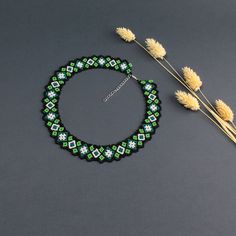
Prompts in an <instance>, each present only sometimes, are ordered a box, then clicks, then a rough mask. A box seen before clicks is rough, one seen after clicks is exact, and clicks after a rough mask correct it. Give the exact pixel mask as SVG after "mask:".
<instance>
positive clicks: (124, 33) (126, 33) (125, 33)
mask: <svg viewBox="0 0 236 236" xmlns="http://www.w3.org/2000/svg"><path fill="white" fill-rule="evenodd" d="M116 33H117V34H118V35H119V36H120V37H121V38H122V39H124V40H125V41H126V42H129V43H130V42H132V41H134V40H135V34H134V33H133V32H132V31H131V30H130V29H127V28H124V27H119V28H116Z"/></svg>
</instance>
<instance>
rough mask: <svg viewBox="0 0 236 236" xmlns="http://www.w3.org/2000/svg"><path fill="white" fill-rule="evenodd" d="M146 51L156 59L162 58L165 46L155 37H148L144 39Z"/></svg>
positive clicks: (164, 53)
mask: <svg viewBox="0 0 236 236" xmlns="http://www.w3.org/2000/svg"><path fill="white" fill-rule="evenodd" d="M145 43H146V46H147V49H148V51H149V52H150V53H151V55H152V56H153V57H155V58H157V59H163V58H164V56H165V55H166V50H165V48H164V47H163V46H162V45H161V44H160V43H159V42H157V41H156V40H155V39H152V38H148V39H146V41H145Z"/></svg>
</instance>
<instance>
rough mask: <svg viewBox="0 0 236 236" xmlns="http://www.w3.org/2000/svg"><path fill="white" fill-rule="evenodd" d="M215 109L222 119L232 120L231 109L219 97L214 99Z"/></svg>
mask: <svg viewBox="0 0 236 236" xmlns="http://www.w3.org/2000/svg"><path fill="white" fill-rule="evenodd" d="M216 110H217V112H218V113H219V116H220V117H221V118H222V119H223V120H225V121H230V122H233V120H234V113H233V111H232V109H231V108H230V107H229V106H228V105H227V104H226V103H224V102H223V101H222V100H220V99H218V100H216Z"/></svg>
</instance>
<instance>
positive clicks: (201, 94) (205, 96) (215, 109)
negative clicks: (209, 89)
mask: <svg viewBox="0 0 236 236" xmlns="http://www.w3.org/2000/svg"><path fill="white" fill-rule="evenodd" d="M199 92H200V93H201V95H202V96H203V97H204V98H205V100H206V101H207V103H208V104H209V105H210V106H211V108H212V109H213V110H214V111H215V112H216V113H218V112H217V110H216V109H215V107H214V106H213V105H212V104H211V102H210V101H209V100H208V98H207V97H206V96H205V94H204V93H203V92H202V90H201V89H199Z"/></svg>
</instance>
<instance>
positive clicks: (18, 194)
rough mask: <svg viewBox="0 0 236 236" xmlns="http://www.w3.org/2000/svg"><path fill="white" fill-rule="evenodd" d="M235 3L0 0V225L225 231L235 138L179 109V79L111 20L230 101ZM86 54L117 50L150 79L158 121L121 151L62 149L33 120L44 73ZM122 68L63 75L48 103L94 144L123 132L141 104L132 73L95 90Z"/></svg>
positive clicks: (14, 229)
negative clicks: (137, 143) (92, 156)
mask: <svg viewBox="0 0 236 236" xmlns="http://www.w3.org/2000/svg"><path fill="white" fill-rule="evenodd" d="M235 14H236V2H235V1H233V0H229V1H227V2H224V4H223V3H222V1H219V0H217V1H216V0H215V1H213V0H208V1H203V0H200V1H187V0H181V1H173V0H172V1H171V0H167V1H154V0H151V1H146V2H145V3H144V2H143V1H133V0H132V1H114V0H109V1H108V0H104V1H90V0H86V1H82V0H79V1H75V0H71V1H62V0H58V1H45V0H42V1H29V0H22V1H11V0H10V1H6V0H0V29H1V37H0V49H1V50H0V51H1V57H0V65H1V86H0V88H1V93H0V104H1V115H0V124H1V138H0V141H1V142H0V235H4V236H14V235H22V236H26V235H34V236H47V235H50V236H53V235H57V236H62V235H63V236H64V235H87V236H90V235H103V236H105V235H114V236H120V235H127V236H133V235H135V236H143V235H145V236H153V235H160V236H172V235H173V236H176V235H177V236H178V235H179V236H185V235H186V236H189V235H191V236H199V235H201V236H213V235H214V236H218V235H219V236H221V235H224V236H231V235H235V233H236V225H235V218H236V210H235V209H236V201H235V199H236V187H235V186H236V185H235V183H236V171H235V170H236V155H235V145H234V144H233V143H232V142H230V141H229V139H227V138H225V137H224V136H223V135H222V134H221V133H220V131H219V130H217V127H215V126H214V125H212V124H211V123H210V122H209V121H208V120H207V119H206V118H205V117H204V116H203V115H202V114H201V113H200V112H190V111H187V110H184V109H183V108H182V107H181V106H180V105H179V104H178V103H177V102H176V99H175V97H174V92H175V91H176V90H177V89H182V87H181V86H180V85H179V84H177V82H176V81H175V80H173V79H172V78H170V76H169V75H168V74H167V73H166V72H165V71H164V70H163V69H161V67H159V66H158V65H157V64H156V63H155V62H154V61H153V60H152V59H151V58H150V57H149V56H148V55H147V54H146V53H144V52H143V50H141V49H140V48H139V47H138V46H137V45H135V44H128V43H125V42H123V41H122V40H121V39H120V38H119V37H118V36H117V35H116V34H115V31H114V30H115V28H116V27H120V26H125V27H128V28H130V29H132V30H133V31H134V33H135V34H136V36H137V38H138V39H139V41H144V40H145V38H147V37H153V38H156V39H157V40H159V41H160V42H161V43H163V45H164V46H165V48H166V49H167V55H168V60H169V61H171V62H172V63H173V64H174V65H175V66H176V67H177V68H178V69H181V67H184V66H190V67H192V68H193V69H195V70H196V71H197V72H198V73H199V75H200V76H201V78H202V80H203V81H204V86H203V91H204V92H206V93H207V95H208V97H209V98H210V99H211V101H214V100H215V99H217V98H222V99H223V100H225V101H226V102H227V103H228V104H230V105H231V107H232V108H233V110H236V100H235V88H236V79H235V65H236V62H235V61H236V60H235V58H236V56H235V51H236V46H235V39H236V30H235V29H236V27H235V26H236V22H235ZM92 55H111V56H113V57H119V58H121V59H126V60H128V61H129V62H131V63H132V64H133V74H134V75H135V76H137V77H138V78H139V79H143V80H153V81H154V82H155V83H156V84H157V89H158V90H159V97H160V100H161V102H162V103H161V106H162V111H161V114H162V115H161V119H160V127H159V128H158V129H157V131H156V134H155V135H154V136H153V138H152V140H151V141H150V142H148V143H147V144H146V146H145V148H143V149H141V150H140V151H139V152H137V153H134V154H132V155H131V156H129V157H127V158H124V159H122V160H121V161H113V162H112V163H103V164H99V163H97V162H90V163H89V162H87V161H86V160H80V159H79V158H77V157H74V156H72V155H71V154H70V153H69V152H67V151H66V150H62V149H61V148H60V147H59V146H58V145H56V144H55V143H54V141H53V139H52V138H51V137H50V136H49V132H48V130H47V128H46V127H45V125H44V121H43V120H42V114H41V109H42V102H41V100H42V98H43V91H44V86H45V85H46V84H47V83H48V82H49V79H50V77H51V76H52V75H53V74H54V72H55V71H56V70H58V69H59V67H60V66H61V65H66V64H67V63H68V62H69V61H70V60H72V59H76V58H80V57H82V56H92ZM124 78H125V77H124V75H123V74H122V73H119V72H116V71H109V70H88V71H84V72H82V73H79V74H76V75H74V76H73V78H72V79H71V80H70V82H68V83H67V84H66V85H65V86H64V88H63V91H62V93H61V98H60V103H59V109H60V115H61V118H62V120H63V124H64V125H65V127H67V129H68V130H70V131H71V132H73V134H74V135H75V136H77V137H79V138H80V139H82V140H84V141H86V142H88V143H94V144H99V145H106V144H110V143H116V142H118V141H120V140H123V139H125V138H127V137H128V136H129V135H131V134H132V133H133V132H134V131H135V130H136V129H137V127H138V126H139V125H140V123H141V122H142V119H143V116H144V112H145V107H144V105H145V104H144V99H143V96H142V92H141V90H140V87H139V86H138V85H137V82H136V81H135V80H133V79H130V80H129V81H128V82H127V84H126V85H125V86H124V87H122V89H121V90H120V91H119V92H118V93H116V94H115V95H114V96H113V97H112V98H111V99H110V100H109V101H108V102H107V103H104V102H103V101H102V99H103V98H104V97H106V95H107V94H108V93H109V92H110V91H111V90H113V89H114V88H115V87H116V86H117V85H118V84H119V83H120V82H121V81H122V80H123V79H124Z"/></svg>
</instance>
